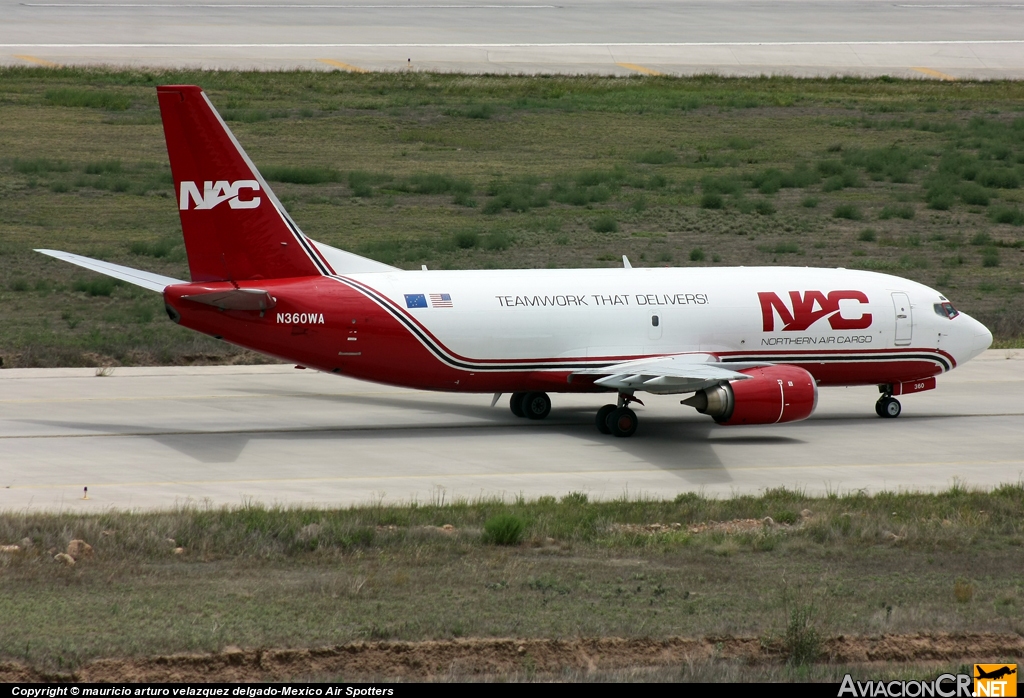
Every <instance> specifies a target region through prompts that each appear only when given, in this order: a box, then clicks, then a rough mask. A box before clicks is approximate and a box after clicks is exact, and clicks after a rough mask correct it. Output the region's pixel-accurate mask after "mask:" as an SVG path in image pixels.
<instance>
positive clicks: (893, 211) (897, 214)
mask: <svg viewBox="0 0 1024 698" xmlns="http://www.w3.org/2000/svg"><path fill="white" fill-rule="evenodd" d="M913 217H914V207H913V206H911V205H910V204H903V205H900V206H894V205H889V206H885V207H883V208H882V211H881V212H880V213H879V214H878V218H879V219H880V220H883V221H887V220H889V219H890V218H902V219H903V220H906V221H909V220H910V219H912V218H913Z"/></svg>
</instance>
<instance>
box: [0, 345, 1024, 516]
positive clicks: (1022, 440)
mask: <svg viewBox="0 0 1024 698" xmlns="http://www.w3.org/2000/svg"><path fill="white" fill-rule="evenodd" d="M876 397H877V394H876V392H875V391H874V390H873V389H872V388H845V389H844V388H832V389H825V390H822V391H821V393H820V398H819V403H818V410H817V411H816V412H815V414H814V415H813V416H812V418H811V419H809V420H807V421H805V422H799V423H796V424H788V425H779V426H765V427H719V426H716V425H715V424H713V422H712V421H711V420H710V419H709V418H707V417H704V416H701V415H699V414H697V413H696V412H694V411H693V410H692V409H690V408H689V407H684V406H680V405H679V404H678V398H671V397H653V396H644V401H645V402H646V403H647V407H645V408H639V410H638V413H639V415H640V429H639V431H638V432H637V434H636V436H634V437H633V438H630V439H616V438H614V437H612V436H605V435H602V434H599V433H598V432H597V430H596V429H595V428H594V425H593V414H594V411H595V410H596V409H597V407H599V406H600V405H601V404H603V403H604V402H606V400H604V399H602V397H601V396H598V395H589V396H586V395H583V396H580V395H577V396H565V395H553V396H552V401H553V403H554V407H553V409H552V413H551V416H550V417H549V418H548V419H547V420H545V421H543V422H530V421H527V420H521V419H517V418H515V417H513V416H512V414H511V413H510V412H509V410H508V407H507V402H508V401H507V396H506V397H505V398H504V399H502V400H501V402H499V404H498V405H497V406H496V407H494V408H491V407H490V406H489V405H490V400H491V396H489V395H451V394H439V393H424V392H418V391H412V390H404V389H399V388H391V387H386V386H380V385H375V384H370V383H361V382H357V381H353V380H349V379H345V378H338V377H335V376H329V375H324V374H319V373H315V372H313V371H298V370H295V369H294V368H292V367H290V366H280V365H274V366H239V367H208V368H117V369H114V371H113V373H112V374H111V375H109V376H97V375H96V372H95V370H92V369H10V370H4V371H0V510H65V511H72V510H73V511H94V512H95V511H103V510H106V509H109V508H116V509H160V508H168V507H175V506H182V505H186V504H199V505H204V504H206V503H210V504H213V505H241V504H244V503H246V502H260V503H263V504H266V505H275V504H279V505H314V504H315V505H334V506H337V505H348V504H352V503H366V502H370V501H376V500H383V501H385V502H396V501H410V500H415V501H419V502H431V501H444V502H450V501H452V500H453V499H456V498H466V499H473V498H477V497H491V496H499V497H506V498H512V497H516V496H518V495H520V494H521V495H524V496H525V497H527V498H533V497H538V496H541V495H555V496H561V495H564V494H566V493H568V492H573V491H579V492H586V493H587V494H588V495H589V496H590V497H592V498H602V499H608V498H615V497H621V496H629V497H636V496H651V497H673V496H675V495H676V494H678V493H680V492H685V491H698V492H703V493H705V494H707V495H709V496H730V495H735V494H744V493H749V494H756V493H759V492H762V491H763V490H765V489H766V488H772V487H781V486H785V487H790V488H800V489H803V490H804V491H806V492H808V493H810V494H825V493H828V492H850V491H855V490H860V489H863V490H866V491H868V492H877V491H879V490H921V491H934V490H940V489H945V488H947V487H949V486H950V485H952V484H954V483H956V482H959V483H961V484H963V485H965V486H968V487H984V488H988V487H992V486H995V485H998V484H1001V483H1018V482H1021V480H1022V479H1024V351H1021V352H1018V351H1007V350H998V351H989V352H986V353H985V354H984V355H982V356H981V357H979V358H978V359H975V360H974V361H972V362H970V363H969V364H967V365H966V366H963V367H961V368H958V369H956V370H955V371H953V372H952V373H950V374H948V375H946V376H942V377H940V378H939V389H938V390H936V391H931V392H927V393H920V394H917V395H910V396H907V397H905V398H904V399H903V407H904V410H903V416H901V417H900V418H899V419H896V420H882V419H879V418H878V417H876V416H875V414H874V410H873V404H874V400H875V399H876ZM84 487H88V488H89V490H88V499H83V498H82V496H83V488H84Z"/></svg>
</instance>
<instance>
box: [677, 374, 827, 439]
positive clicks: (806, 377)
mask: <svg viewBox="0 0 1024 698" xmlns="http://www.w3.org/2000/svg"><path fill="white" fill-rule="evenodd" d="M739 373H745V374H747V375H748V376H752V378H748V379H747V380H738V381H733V382H732V383H723V384H721V385H716V386H715V387H713V388H707V389H706V390H700V391H698V392H697V393H696V394H695V395H694V396H693V397H691V398H688V399H686V400H683V404H684V405H691V406H692V407H696V408H697V411H698V412H701V413H703V414H707V415H710V416H712V417H714V419H715V421H716V422H718V423H719V424H727V425H731V424H778V423H779V422H796V421H799V420H801V419H807V418H808V417H810V416H811V413H812V412H814V408H815V406H816V405H817V404H818V386H817V384H816V383H815V382H814V378H813V377H812V376H811V374H810V373H808V372H807V371H805V370H803V369H802V368H797V367H796V366H765V367H764V368H745V369H743V370H742V371H739Z"/></svg>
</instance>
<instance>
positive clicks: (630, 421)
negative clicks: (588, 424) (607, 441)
mask: <svg viewBox="0 0 1024 698" xmlns="http://www.w3.org/2000/svg"><path fill="white" fill-rule="evenodd" d="M631 402H640V401H639V400H637V399H636V398H635V397H633V396H632V395H626V394H625V393H620V394H619V400H618V404H615V405H605V406H604V407H602V408H601V409H599V410H598V411H597V415H595V417H594V422H595V424H596V425H597V430H598V431H599V432H601V433H602V434H611V435H612V436H618V437H626V436H632V435H633V434H635V433H636V428H637V425H638V424H639V420H638V419H637V417H636V412H634V411H633V410H631V409H629V403H631ZM640 404H641V405H642V404H644V403H642V402H640Z"/></svg>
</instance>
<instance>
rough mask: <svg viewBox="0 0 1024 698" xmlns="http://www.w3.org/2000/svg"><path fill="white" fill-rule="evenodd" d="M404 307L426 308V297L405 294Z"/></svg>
mask: <svg viewBox="0 0 1024 698" xmlns="http://www.w3.org/2000/svg"><path fill="white" fill-rule="evenodd" d="M405 307H406V308H426V307H427V297H426V296H425V295H424V294H422V293H407V294H405Z"/></svg>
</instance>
